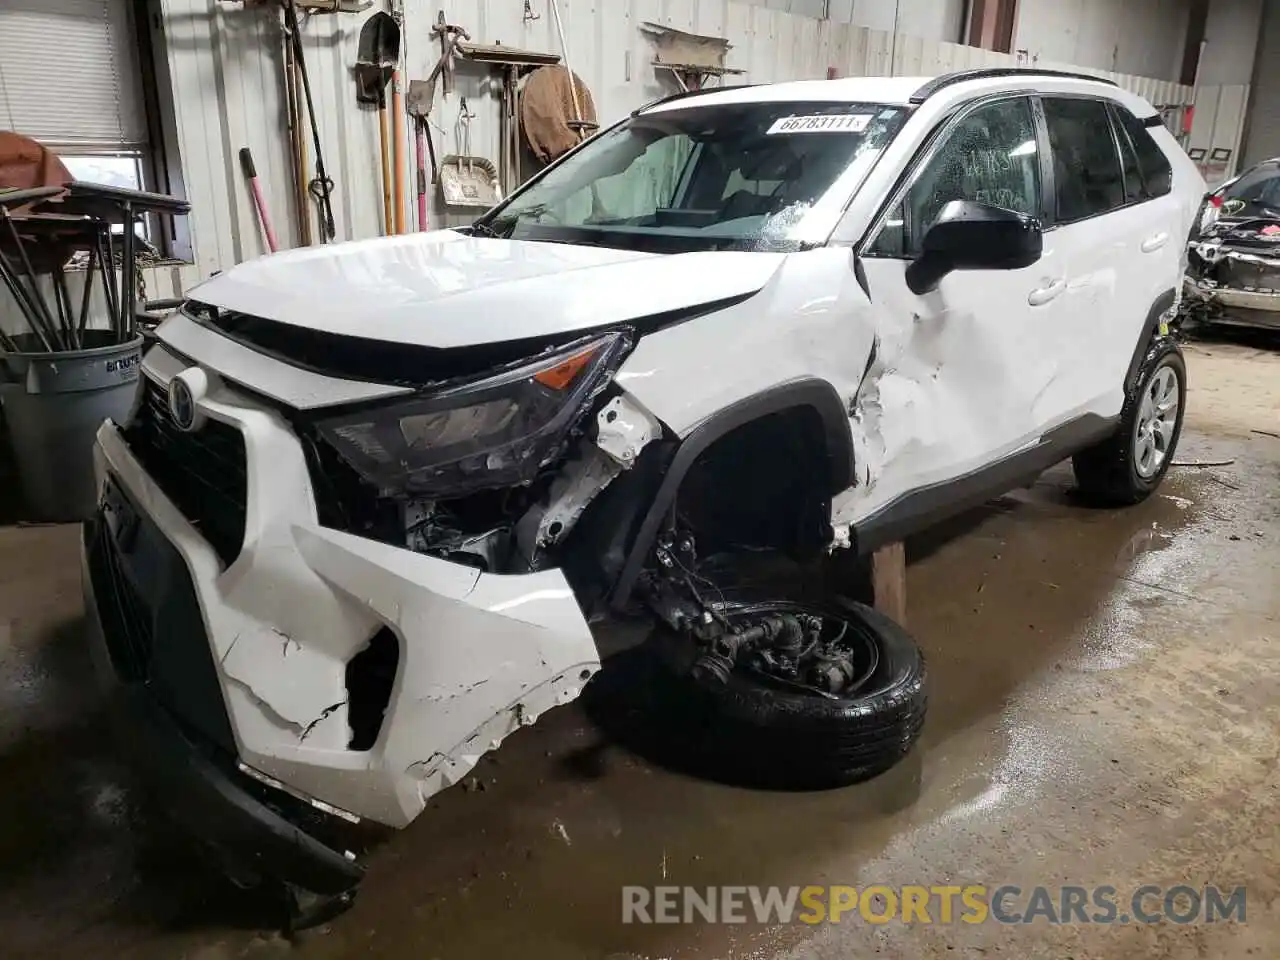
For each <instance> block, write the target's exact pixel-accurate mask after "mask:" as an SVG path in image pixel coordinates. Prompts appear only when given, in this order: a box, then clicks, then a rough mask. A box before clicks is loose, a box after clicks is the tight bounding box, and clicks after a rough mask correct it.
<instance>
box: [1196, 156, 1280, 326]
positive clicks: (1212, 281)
mask: <svg viewBox="0 0 1280 960" xmlns="http://www.w3.org/2000/svg"><path fill="white" fill-rule="evenodd" d="M1183 293H1184V296H1183V301H1182V318H1183V320H1184V322H1185V321H1186V320H1190V321H1192V322H1201V323H1224V324H1235V325H1242V326H1251V327H1267V328H1272V329H1280V164H1277V162H1276V161H1268V162H1267V163H1263V164H1260V165H1259V166H1257V167H1255V168H1253V169H1251V170H1249V171H1246V172H1245V173H1244V174H1242V175H1241V176H1240V177H1238V178H1237V179H1235V180H1232V181H1230V182H1229V183H1227V184H1224V185H1223V186H1222V187H1219V188H1218V189H1217V190H1215V191H1214V192H1213V193H1211V194H1210V195H1209V196H1208V197H1207V198H1206V200H1205V203H1204V206H1203V207H1202V209H1201V213H1200V219H1199V224H1198V227H1197V229H1196V231H1195V233H1194V235H1193V237H1192V238H1191V240H1190V242H1189V244H1188V248H1187V270H1186V276H1185V278H1184V280H1183Z"/></svg>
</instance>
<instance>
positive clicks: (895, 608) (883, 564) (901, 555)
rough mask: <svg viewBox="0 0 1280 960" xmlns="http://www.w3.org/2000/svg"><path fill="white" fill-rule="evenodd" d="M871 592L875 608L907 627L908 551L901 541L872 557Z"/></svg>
mask: <svg viewBox="0 0 1280 960" xmlns="http://www.w3.org/2000/svg"><path fill="white" fill-rule="evenodd" d="M871 590H872V596H873V597H874V598H875V608H876V609H877V610H879V611H880V612H881V613H883V614H884V615H885V616H887V617H890V618H892V619H893V620H896V621H897V622H898V623H900V624H902V625H903V626H906V623H907V551H906V549H905V548H904V547H903V545H902V542H901V541H898V542H897V543H891V544H889V545H888V546H884V547H881V548H880V549H879V550H877V551H876V552H875V553H873V554H872V555H871Z"/></svg>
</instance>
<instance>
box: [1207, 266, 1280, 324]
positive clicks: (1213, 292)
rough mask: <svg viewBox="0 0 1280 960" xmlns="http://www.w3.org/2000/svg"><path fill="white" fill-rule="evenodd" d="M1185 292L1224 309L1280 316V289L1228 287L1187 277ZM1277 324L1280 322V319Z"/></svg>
mask: <svg viewBox="0 0 1280 960" xmlns="http://www.w3.org/2000/svg"><path fill="white" fill-rule="evenodd" d="M1183 292H1184V293H1185V294H1187V295H1189V296H1192V297H1196V298H1198V299H1200V300H1204V301H1206V302H1208V303H1216V304H1219V305H1220V306H1223V307H1237V308H1239V309H1242V310H1261V311H1264V312H1268V313H1278V314H1280V289H1276V290H1271V289H1262V288H1240V287H1227V286H1221V285H1219V284H1216V283H1211V282H1206V281H1203V280H1198V279H1196V278H1194V277H1186V278H1184V280H1183ZM1277 322H1280V318H1278V320H1277Z"/></svg>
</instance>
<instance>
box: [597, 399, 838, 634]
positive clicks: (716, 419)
mask: <svg viewBox="0 0 1280 960" xmlns="http://www.w3.org/2000/svg"><path fill="white" fill-rule="evenodd" d="M804 408H809V409H811V410H813V411H814V412H815V413H816V414H817V415H818V419H819V421H820V422H821V424H822V432H823V437H824V439H825V452H826V460H827V471H826V473H827V476H826V488H825V489H824V491H823V492H824V494H825V495H826V496H834V495H835V494H837V493H839V492H841V491H842V490H846V489H848V488H849V487H850V486H852V485H853V483H854V477H855V474H854V456H853V435H852V433H851V432H850V430H849V417H848V414H847V413H846V412H845V405H844V403H843V402H842V401H841V399H840V395H839V394H838V393H837V392H836V389H835V387H833V386H832V385H831V384H830V383H829V382H827V381H826V380H821V379H819V378H817V377H802V378H798V379H795V380H788V381H787V382H785V383H780V384H777V385H775V386H772V387H769V388H768V389H766V390H762V391H760V392H759V393H755V394H752V395H750V396H748V397H744V398H743V399H741V400H738V401H735V402H734V403H732V404H730V405H729V406H727V407H724V408H723V409H721V410H718V411H716V412H715V413H714V414H712V415H711V416H710V417H708V418H707V419H706V420H703V421H702V422H701V423H700V424H698V425H697V426H696V427H694V429H693V430H692V431H691V432H690V433H689V434H688V436H686V437H685V438H684V440H683V441H682V442H681V443H680V446H679V447H678V448H677V449H676V452H675V456H674V457H673V458H672V460H671V465H670V467H669V468H668V469H667V472H666V475H665V476H664V477H663V480H662V484H661V486H660V487H659V488H658V492H657V494H656V495H655V496H654V498H653V500H652V502H651V503H650V504H649V508H648V510H647V511H646V512H645V515H644V520H643V522H642V523H641V525H640V528H639V530H638V532H637V533H636V536H635V539H634V541H633V542H632V544H631V547H630V549H629V551H628V552H627V559H626V562H625V563H624V564H623V567H622V572H621V573H620V574H619V575H618V579H617V581H616V582H615V583H614V585H613V589H612V592H611V594H610V600H609V605H610V606H611V607H612V608H613V609H615V610H618V609H621V608H623V607H624V606H625V605H626V603H627V601H628V600H629V599H630V596H631V591H632V589H633V588H634V587H635V584H636V580H637V579H639V576H640V572H641V570H642V568H643V566H644V561H645V558H646V557H647V556H648V554H649V550H650V549H651V548H652V546H653V541H654V540H655V539H656V537H657V535H658V529H659V527H660V526H661V524H662V519H663V517H664V516H665V515H666V513H667V511H668V510H669V509H670V508H671V504H672V503H673V502H674V501H675V497H676V493H677V492H678V491H679V489H680V485H681V483H682V482H683V481H684V477H685V474H686V473H688V472H689V468H690V467H692V466H693V464H694V462H695V461H696V460H697V459H698V457H699V456H701V455H702V453H703V452H705V451H706V449H707V448H708V447H710V446H711V445H712V444H713V443H715V442H716V441H717V440H719V439H721V438H722V437H725V436H727V435H728V434H730V433H732V432H733V431H734V430H736V429H738V428H739V427H742V426H746V425H747V424H749V423H751V422H752V421H754V420H759V419H760V418H762V417H766V416H769V415H770V414H775V413H782V412H784V411H787V410H796V409H804Z"/></svg>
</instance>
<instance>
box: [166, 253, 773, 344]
mask: <svg viewBox="0 0 1280 960" xmlns="http://www.w3.org/2000/svg"><path fill="white" fill-rule="evenodd" d="M784 259H786V254H781V253H750V252H727V251H726V252H711V251H708V252H696V253H680V254H653V253H639V252H636V251H631V250H616V249H610V248H606V247H594V246H578V245H570V244H561V243H545V242H537V241H528V240H495V239H489V238H481V237H469V236H465V235H463V234H460V233H455V232H453V231H450V230H441V231H436V232H432V233H420V234H411V235H408V236H400V237H384V238H381V239H377V240H361V241H356V242H352V243H343V244H337V245H334V246H327V247H308V248H305V249H301V250H293V251H289V252H287V253H281V254H275V255H273V256H267V257H261V258H259V259H257V260H251V261H249V262H247V263H243V264H241V265H239V266H236V267H233V268H231V269H230V270H227V271H226V272H225V273H221V274H218V275H217V276H215V277H213V278H211V279H210V280H207V281H205V282H204V283H202V284H200V285H199V286H197V287H195V288H194V289H193V290H191V291H190V294H189V296H190V298H191V299H192V300H195V301H199V302H201V303H206V304H210V305H212V306H215V307H219V308H221V309H225V310H231V311H235V312H238V313H244V314H249V315H252V316H255V317H262V318H265V319H267V320H273V321H276V322H279V323H284V324H290V325H293V326H297V327H304V328H307V329H311V330H318V331H323V332H326V333H333V334H341V335H347V336H356V337H363V338H367V339H371V340H382V341H386V342H390V343H403V344H412V345H416V346H424V347H437V348H449V347H461V346H470V345H480V344H486V343H498V342H502V341H506V340H523V339H526V338H536V337H545V336H551V335H555V334H560V333H568V332H573V331H577V330H584V331H585V330H589V329H591V328H593V327H600V326H605V325H609V324H615V323H625V322H626V321H629V320H638V319H640V318H643V317H650V316H654V315H656V314H663V313H668V312H671V311H677V310H685V309H689V308H696V307H698V306H701V305H703V304H709V303H714V302H716V301H719V300H726V299H730V298H733V297H739V296H745V295H748V294H751V293H754V292H756V291H757V290H759V289H761V288H762V287H763V286H764V285H765V284H766V283H767V282H768V281H769V278H770V277H771V276H772V275H773V274H774V272H775V271H776V270H777V269H778V267H779V266H780V265H781V263H782V261H783V260H784Z"/></svg>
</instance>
